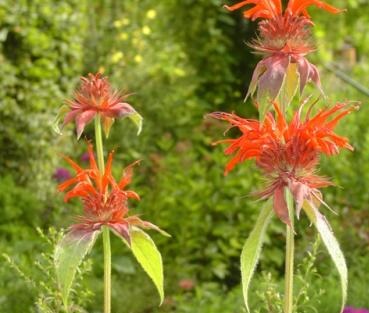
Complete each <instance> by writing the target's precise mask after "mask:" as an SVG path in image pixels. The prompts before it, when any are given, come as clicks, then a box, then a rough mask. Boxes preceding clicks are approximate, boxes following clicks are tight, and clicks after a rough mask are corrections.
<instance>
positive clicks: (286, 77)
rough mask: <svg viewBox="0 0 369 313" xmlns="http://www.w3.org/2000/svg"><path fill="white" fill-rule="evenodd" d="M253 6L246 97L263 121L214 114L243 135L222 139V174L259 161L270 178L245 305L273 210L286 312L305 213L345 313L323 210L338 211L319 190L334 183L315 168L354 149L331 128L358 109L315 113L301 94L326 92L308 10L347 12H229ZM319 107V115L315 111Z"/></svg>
mask: <svg viewBox="0 0 369 313" xmlns="http://www.w3.org/2000/svg"><path fill="white" fill-rule="evenodd" d="M249 4H252V7H251V8H248V9H247V10H245V11H244V13H243V15H244V17H245V18H248V19H253V20H256V19H259V24H258V32H259V33H258V37H257V39H255V40H253V41H252V42H251V43H250V44H249V46H250V47H251V48H253V49H254V50H255V52H256V53H258V54H261V55H262V57H263V59H262V60H261V61H260V62H259V63H258V64H257V66H256V68H255V71H254V74H253V76H252V80H251V83H250V87H249V91H248V93H247V96H246V97H248V96H253V95H254V94H255V93H256V97H255V104H256V106H257V107H258V110H259V116H260V120H259V121H258V120H254V119H245V118H241V117H239V116H237V115H236V114H234V113H231V114H230V113H223V112H215V113H212V114H210V115H209V116H210V117H211V118H215V119H220V120H224V121H226V122H228V123H229V124H230V127H229V128H234V127H236V128H238V129H239V131H240V132H241V136H240V137H238V138H236V139H225V140H222V141H219V142H217V143H224V144H227V145H228V147H227V149H226V150H225V154H226V155H234V156H233V158H232V159H231V160H230V161H229V163H228V164H227V166H226V170H225V174H228V172H230V171H231V170H232V169H233V168H234V167H235V166H236V165H237V164H239V163H243V162H245V161H247V160H255V162H256V164H257V166H258V167H259V168H260V169H261V171H262V172H263V175H264V177H265V181H266V186H265V188H264V190H261V191H260V192H258V193H257V194H256V195H257V196H259V197H260V199H262V200H266V204H265V205H264V206H263V208H262V210H261V212H260V215H259V218H258V220H257V222H256V224H255V227H254V229H253V230H252V232H251V234H250V235H249V238H248V239H247V241H246V243H245V245H244V247H243V250H242V254H241V274H242V285H243V295H244V298H245V304H246V308H247V311H248V312H250V308H249V304H248V293H249V285H250V281H251V277H252V275H253V273H254V271H255V266H256V264H257V262H258V259H259V256H260V251H261V247H262V243H263V240H264V236H265V232H266V229H267V226H268V224H269V223H270V220H271V217H272V215H273V212H274V213H275V215H276V216H277V217H278V218H279V219H280V220H281V221H282V222H283V223H284V224H286V261H285V296H284V309H283V311H284V313H292V312H294V311H295V310H294V301H293V277H294V249H295V244H294V236H295V229H294V225H295V217H294V216H295V214H296V217H297V219H298V220H299V219H300V213H301V210H303V211H304V212H305V213H306V215H307V216H308V218H309V219H310V221H311V223H312V224H314V226H315V227H316V229H317V231H318V232H319V234H320V236H321V238H322V240H323V242H324V244H325V246H326V247H327V250H328V252H329V254H330V256H331V257H332V260H333V262H334V263H335V265H336V267H337V270H338V272H339V275H340V279H341V292H342V305H341V312H342V311H343V309H344V306H345V302H346V295H347V279H348V277H347V276H348V275H347V267H346V262H345V258H344V256H343V253H342V251H341V249H340V246H339V244H338V242H337V240H336V238H335V236H334V235H333V232H332V229H331V226H330V225H329V223H328V221H327V219H326V218H325V216H324V215H323V214H322V213H321V212H320V207H325V208H328V209H329V210H331V211H333V210H332V209H331V208H330V207H329V205H328V204H327V203H326V202H325V201H324V199H323V195H322V193H321V191H320V190H319V189H320V188H324V187H327V186H329V185H331V182H330V181H329V180H328V179H327V178H326V177H323V176H321V175H318V174H317V171H318V165H319V158H320V155H322V154H325V155H327V156H332V155H335V154H338V153H339V151H340V149H342V148H343V149H349V150H353V147H352V146H351V145H350V144H349V143H348V139H347V138H345V137H342V136H339V135H337V134H336V133H335V132H334V129H335V127H336V126H337V124H338V123H339V122H340V120H341V119H342V118H344V117H345V116H346V115H347V114H349V113H351V112H352V111H354V110H355V109H356V108H357V107H356V106H355V105H353V104H352V103H350V102H347V103H337V104H336V105H333V106H330V107H329V106H326V107H324V108H316V107H317V106H318V103H319V99H317V100H315V99H312V97H311V96H308V95H304V93H303V92H304V89H305V86H306V84H307V83H308V82H310V81H311V82H313V83H314V84H315V85H316V87H317V88H318V89H319V91H320V92H321V93H323V91H322V86H321V81H320V75H319V72H318V69H317V68H316V66H315V65H313V64H311V63H310V62H309V61H308V60H307V59H306V57H305V56H306V55H307V54H308V53H310V52H312V51H313V50H314V46H313V45H312V39H311V28H312V26H313V22H312V20H311V17H310V16H309V14H308V12H307V8H308V7H310V6H318V7H319V8H322V9H324V10H326V11H328V12H330V13H333V14H336V13H340V12H342V10H339V9H337V8H335V7H333V6H331V5H328V4H326V3H325V2H323V1H319V0H311V1H304V0H289V1H288V4H287V7H286V8H283V4H282V1H281V0H273V1H269V0H259V1H258V0H256V1H253V0H248V1H242V2H239V3H237V4H235V5H233V6H226V8H227V9H228V10H230V11H234V10H237V9H240V8H242V7H244V6H246V5H249ZM295 97H296V98H298V100H297V102H298V105H297V107H294V106H293V105H291V103H292V102H293V100H294V98H295ZM324 101H326V99H324ZM314 110H317V112H316V113H315V114H314ZM217 143H216V144H217ZM333 212H334V211H333Z"/></svg>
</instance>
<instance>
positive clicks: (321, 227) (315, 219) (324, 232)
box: [303, 201, 347, 312]
mask: <svg viewBox="0 0 369 313" xmlns="http://www.w3.org/2000/svg"><path fill="white" fill-rule="evenodd" d="M303 208H304V210H305V212H306V214H307V216H308V217H309V219H310V221H311V222H312V223H313V224H314V225H315V227H316V229H317V230H318V232H319V234H320V237H321V238H322V240H323V242H324V244H325V246H326V247H327V250H328V252H329V254H330V256H331V258H332V260H333V262H334V264H335V265H336V267H337V270H338V273H339V275H340V279H341V290H342V306H341V312H342V311H343V309H344V306H345V303H346V298H347V266H346V261H345V257H344V256H343V253H342V251H341V248H340V246H339V244H338V242H337V240H336V238H335V236H334V234H333V232H332V229H331V227H330V225H329V223H328V221H327V220H326V218H325V217H324V215H322V214H320V213H319V211H318V209H317V208H315V207H313V206H312V205H311V204H310V203H308V202H307V201H305V202H304V206H303Z"/></svg>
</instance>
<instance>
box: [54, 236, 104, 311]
mask: <svg viewBox="0 0 369 313" xmlns="http://www.w3.org/2000/svg"><path fill="white" fill-rule="evenodd" d="M99 233H100V231H92V232H76V231H74V232H73V231H72V232H69V233H67V234H66V235H65V236H64V237H63V238H62V239H61V240H60V242H59V243H58V244H57V246H56V248H55V252H54V262H55V271H56V278H57V280H58V284H59V288H60V290H61V293H62V299H63V303H64V306H65V307H68V296H69V293H70V290H71V288H72V283H73V280H74V276H75V274H76V271H77V268H78V266H79V265H80V264H81V262H82V260H83V258H84V257H85V256H86V255H87V254H88V253H89V251H90V250H91V248H92V247H93V245H94V243H95V241H96V238H97V236H98V235H99Z"/></svg>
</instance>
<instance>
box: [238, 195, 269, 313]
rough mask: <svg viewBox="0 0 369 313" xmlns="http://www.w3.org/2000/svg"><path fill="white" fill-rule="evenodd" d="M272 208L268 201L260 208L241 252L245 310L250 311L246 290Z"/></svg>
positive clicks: (258, 255) (247, 289) (247, 290)
mask: <svg viewBox="0 0 369 313" xmlns="http://www.w3.org/2000/svg"><path fill="white" fill-rule="evenodd" d="M272 215H273V210H272V206H271V203H270V201H268V202H267V203H266V204H265V205H264V207H263V208H262V210H261V212H260V215H259V217H258V219H257V221H256V224H255V226H254V229H253V230H252V232H251V233H250V235H249V237H248V238H247V240H246V242H245V245H244V246H243V249H242V253H241V276H242V291H243V297H244V300H245V305H246V309H247V312H250V308H249V304H248V292H249V286H250V282H251V279H252V276H253V274H254V272H255V268H256V265H257V263H258V261H259V257H260V252H261V248H262V245H263V241H264V237H265V232H266V229H267V226H268V225H269V223H270V220H271V217H272Z"/></svg>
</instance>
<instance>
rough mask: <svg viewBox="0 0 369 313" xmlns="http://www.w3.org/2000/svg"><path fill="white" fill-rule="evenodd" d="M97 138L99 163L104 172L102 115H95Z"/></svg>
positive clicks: (101, 170)
mask: <svg viewBox="0 0 369 313" xmlns="http://www.w3.org/2000/svg"><path fill="white" fill-rule="evenodd" d="M95 140H96V152H97V165H98V166H99V170H100V172H101V173H104V170H105V165H104V148H103V140H102V131H101V118H100V115H96V117H95Z"/></svg>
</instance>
